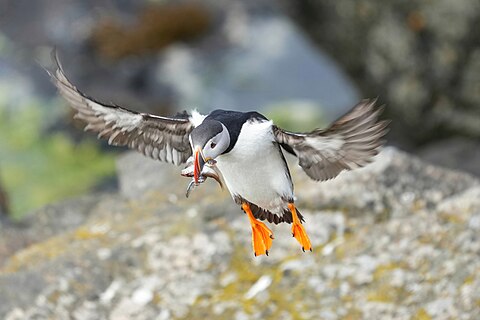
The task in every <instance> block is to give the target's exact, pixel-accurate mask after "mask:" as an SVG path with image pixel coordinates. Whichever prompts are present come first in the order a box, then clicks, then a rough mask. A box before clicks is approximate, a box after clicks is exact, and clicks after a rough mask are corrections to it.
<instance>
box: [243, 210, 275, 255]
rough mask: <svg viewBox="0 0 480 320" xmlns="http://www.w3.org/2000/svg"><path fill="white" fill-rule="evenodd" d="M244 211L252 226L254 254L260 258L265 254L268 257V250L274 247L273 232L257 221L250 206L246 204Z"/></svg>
mask: <svg viewBox="0 0 480 320" xmlns="http://www.w3.org/2000/svg"><path fill="white" fill-rule="evenodd" d="M242 208H243V211H245V213H246V214H247V216H248V218H249V220H250V224H251V226H252V247H253V254H254V255H255V256H260V255H262V254H265V255H267V256H268V250H270V247H271V246H272V240H273V233H272V231H271V230H270V229H269V228H268V227H267V226H266V225H265V224H264V223H263V222H260V221H258V220H257V219H255V217H254V216H253V213H252V211H251V210H250V206H249V205H248V204H246V203H244V204H243V205H242Z"/></svg>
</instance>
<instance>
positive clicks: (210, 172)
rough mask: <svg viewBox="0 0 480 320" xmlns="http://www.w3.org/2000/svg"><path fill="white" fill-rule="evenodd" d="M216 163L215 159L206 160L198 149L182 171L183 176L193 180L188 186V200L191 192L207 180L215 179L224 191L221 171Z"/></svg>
mask: <svg viewBox="0 0 480 320" xmlns="http://www.w3.org/2000/svg"><path fill="white" fill-rule="evenodd" d="M216 163H217V162H216V161H215V160H213V159H207V160H205V158H204V156H203V153H202V151H201V150H200V149H199V148H197V149H196V150H195V154H194V155H193V156H192V157H190V158H188V160H187V166H186V167H185V169H183V170H182V176H184V177H189V178H192V180H191V181H190V183H189V184H188V186H187V192H186V194H185V196H186V197H187V198H188V197H189V196H190V192H192V190H193V189H194V188H195V187H196V186H199V185H200V184H202V183H204V182H205V181H206V180H207V178H213V179H214V180H215V181H217V182H218V184H219V185H220V188H222V189H223V183H222V179H221V174H220V171H219V170H218V168H217V166H216Z"/></svg>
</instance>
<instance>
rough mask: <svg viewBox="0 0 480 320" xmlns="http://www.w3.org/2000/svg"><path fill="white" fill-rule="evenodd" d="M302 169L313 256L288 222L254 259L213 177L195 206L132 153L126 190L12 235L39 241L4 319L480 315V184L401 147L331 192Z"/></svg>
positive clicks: (14, 275) (246, 232)
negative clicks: (266, 250)
mask: <svg viewBox="0 0 480 320" xmlns="http://www.w3.org/2000/svg"><path fill="white" fill-rule="evenodd" d="M290 160H293V159H289V161H290ZM175 169H176V170H175ZM292 169H293V170H292V174H293V177H294V180H295V182H296V194H297V197H298V199H297V204H298V207H299V208H300V210H302V213H303V214H304V215H305V217H306V225H305V227H306V229H307V231H308V232H309V235H310V238H311V240H312V242H313V245H314V251H313V253H303V252H301V250H300V247H299V245H298V243H296V241H295V239H293V238H292V237H291V234H290V228H289V226H288V225H279V226H274V227H273V231H274V233H275V240H274V242H273V247H272V250H271V252H270V256H269V257H264V256H262V257H257V258H255V257H253V254H252V251H251V244H250V239H251V235H250V226H249V224H248V219H246V217H245V216H244V214H243V213H242V212H241V210H240V209H239V208H238V206H236V205H235V204H234V203H233V202H232V201H231V199H230V196H229V195H228V194H227V192H226V191H223V192H222V191H221V190H220V189H219V188H218V186H217V185H216V183H214V182H212V181H207V182H206V183H205V184H204V185H202V186H201V188H198V189H195V190H194V192H193V193H192V195H191V196H190V198H189V199H185V197H184V192H185V187H186V185H187V183H188V179H185V178H183V177H180V176H179V171H180V170H179V168H174V167H172V166H168V165H163V164H160V163H158V162H154V161H151V160H149V159H145V158H143V157H142V156H141V155H138V154H134V153H128V154H126V155H125V156H123V157H122V158H121V159H120V160H119V161H118V173H119V180H120V188H121V191H120V194H97V195H93V196H89V197H85V198H83V199H78V200H72V201H71V202H65V203H61V204H57V205H52V206H50V207H48V208H45V209H42V210H39V211H38V212H37V213H36V214H35V216H32V217H29V218H28V220H27V221H26V222H25V223H24V225H23V227H22V228H19V227H16V226H9V227H8V228H7V227H6V229H8V230H6V231H8V233H5V232H4V231H5V230H1V233H0V234H1V235H2V238H1V241H2V243H3V242H5V243H8V242H9V241H11V240H10V239H11V237H12V234H13V233H14V231H15V232H16V233H15V234H16V235H17V236H20V237H21V236H22V235H25V237H27V235H28V237H30V238H29V239H31V242H30V243H28V244H27V245H25V246H24V247H23V248H22V249H19V250H17V251H15V252H10V253H9V254H8V255H7V257H6V259H5V261H4V263H3V265H2V266H1V267H0V301H1V303H0V318H4V319H8V320H14V319H22V320H23V319H49V318H55V319H72V318H73V319H172V318H173V319H205V318H211V319H412V318H415V317H416V318H417V319H474V318H475V315H478V314H479V312H480V276H479V275H480V273H479V271H480V261H479V259H478V257H479V254H480V237H479V234H480V233H479V231H480V201H479V199H480V181H479V180H478V179H475V178H473V177H472V176H469V175H467V174H463V173H460V172H456V171H451V170H447V169H442V168H439V167H435V166H432V165H429V164H426V163H424V162H422V161H420V160H418V159H415V158H413V157H412V156H410V155H408V154H405V153H402V152H400V151H398V150H396V149H393V148H386V149H385V150H384V151H383V152H382V153H381V154H380V155H379V156H378V157H377V159H376V161H375V162H374V163H372V164H371V165H369V166H367V167H365V168H363V169H360V170H356V171H353V172H349V173H342V174H341V175H340V176H339V177H338V178H336V179H334V180H331V181H328V182H324V183H314V182H312V181H309V180H308V178H307V177H306V176H305V175H304V174H303V173H302V172H301V171H300V170H299V169H298V168H297V166H296V165H292ZM64 214H67V216H63V215H64ZM69 221H71V224H69V223H68V222H69ZM44 229H45V230H51V231H44V233H43V234H42V230H44ZM37 233H40V234H41V236H38V237H37V238H35V237H34V235H36V234H37ZM4 234H7V235H6V236H5V235H4ZM9 235H10V236H9Z"/></svg>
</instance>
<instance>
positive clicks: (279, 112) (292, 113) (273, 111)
mask: <svg viewBox="0 0 480 320" xmlns="http://www.w3.org/2000/svg"><path fill="white" fill-rule="evenodd" d="M321 110H322V109H321V107H320V106H318V105H314V104H311V103H306V102H302V101H291V102H289V101H286V102H283V103H279V104H274V105H271V106H268V107H267V108H266V109H265V112H263V113H264V114H265V116H266V117H267V118H269V119H272V120H273V122H274V123H275V124H276V125H277V126H279V127H280V128H283V129H286V130H290V131H294V132H295V131H296V132H305V131H309V130H313V129H316V128H322V127H325V125H326V124H327V123H326V121H325V117H324V115H323V114H322V111H321Z"/></svg>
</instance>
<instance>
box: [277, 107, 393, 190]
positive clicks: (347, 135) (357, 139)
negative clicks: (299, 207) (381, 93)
mask: <svg viewBox="0 0 480 320" xmlns="http://www.w3.org/2000/svg"><path fill="white" fill-rule="evenodd" d="M375 103H376V100H363V101H362V102H360V103H359V104H357V105H356V106H355V107H353V108H352V110H350V111H349V112H348V113H347V114H345V115H344V116H342V117H341V118H340V119H338V120H337V121H335V122H334V123H333V124H332V125H331V126H330V127H329V128H327V129H315V130H313V131H312V132H308V133H295V132H288V131H286V130H283V129H281V128H279V127H277V126H273V133H274V135H275V139H276V141H277V142H278V143H280V144H281V145H282V146H283V147H284V148H285V149H286V150H287V151H289V150H293V152H294V154H295V155H296V156H297V157H298V159H299V165H300V166H301V167H302V168H303V170H304V171H305V172H306V173H307V175H308V176H309V177H310V178H312V179H314V180H317V181H319V180H328V179H332V178H334V177H336V176H337V175H338V174H339V173H340V172H342V171H343V170H351V169H355V168H359V167H363V166H365V165H366V164H368V163H370V162H371V161H372V158H373V157H374V156H375V155H376V154H377V153H378V152H379V149H380V148H381V146H382V145H383V144H384V143H385V141H384V140H383V139H382V138H383V137H384V136H385V134H386V133H387V132H388V124H389V121H385V120H382V121H379V116H380V115H381V113H382V111H383V107H375ZM289 152H290V151H289Z"/></svg>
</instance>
